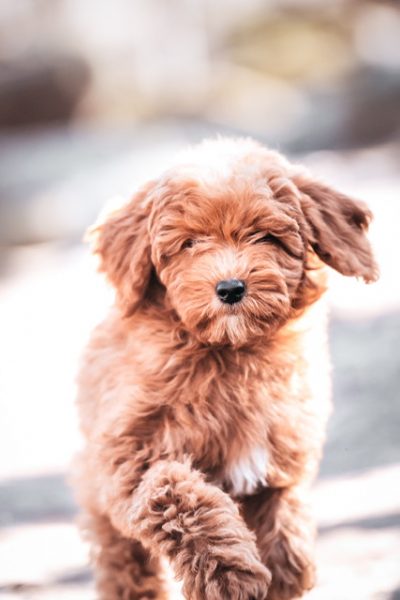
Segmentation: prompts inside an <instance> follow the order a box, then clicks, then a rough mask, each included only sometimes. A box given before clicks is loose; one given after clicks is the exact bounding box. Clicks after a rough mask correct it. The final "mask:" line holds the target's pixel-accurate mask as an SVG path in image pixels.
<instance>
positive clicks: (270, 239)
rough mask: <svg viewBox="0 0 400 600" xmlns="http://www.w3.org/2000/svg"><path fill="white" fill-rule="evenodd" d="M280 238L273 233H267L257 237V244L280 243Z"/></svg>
mask: <svg viewBox="0 0 400 600" xmlns="http://www.w3.org/2000/svg"><path fill="white" fill-rule="evenodd" d="M280 243H281V242H280V240H279V239H278V238H277V237H276V236H274V235H272V233H266V234H265V235H263V236H262V237H259V238H257V239H256V244H280Z"/></svg>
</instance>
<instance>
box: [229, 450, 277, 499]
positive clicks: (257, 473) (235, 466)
mask: <svg viewBox="0 0 400 600" xmlns="http://www.w3.org/2000/svg"><path fill="white" fill-rule="evenodd" d="M267 474H268V452H267V449H266V448H264V447H263V446H261V445H254V446H252V447H250V448H248V449H246V450H243V451H242V452H241V453H240V454H238V455H237V456H236V457H234V458H232V459H230V460H229V462H228V463H227V465H226V466H225V468H224V471H223V475H222V483H223V485H225V486H227V487H228V489H229V491H230V493H231V494H232V496H243V495H250V494H254V493H255V492H256V491H257V490H259V489H260V488H261V487H265V486H266V485H267Z"/></svg>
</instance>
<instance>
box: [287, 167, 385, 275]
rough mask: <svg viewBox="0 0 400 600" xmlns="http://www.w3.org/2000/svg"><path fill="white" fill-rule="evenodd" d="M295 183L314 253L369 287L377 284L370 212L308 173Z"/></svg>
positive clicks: (297, 175) (302, 174)
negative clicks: (372, 283) (369, 235)
mask: <svg viewBox="0 0 400 600" xmlns="http://www.w3.org/2000/svg"><path fill="white" fill-rule="evenodd" d="M291 179H292V181H293V182H294V183H295V185H296V186H297V188H298V190H299V191H300V203H301V208H302V211H303V214H304V216H305V219H306V221H307V224H308V229H309V231H308V237H309V243H310V246H311V247H312V248H313V250H314V252H315V253H316V254H317V255H318V256H319V258H320V259H321V260H323V261H324V262H325V263H326V264H328V265H329V266H331V267H333V268H334V269H335V270H336V271H339V273H342V274H343V275H349V276H356V277H362V278H363V279H364V281H365V282H366V283H370V282H372V281H376V279H377V278H378V267H377V265H376V263H375V260H374V257H373V254H372V250H371V246H370V243H369V241H368V239H367V237H366V232H367V230H368V226H369V223H370V221H371V219H372V213H371V212H370V211H369V210H368V208H367V207H366V206H365V205H364V204H363V203H361V202H358V201H356V200H353V199H352V198H349V197H348V196H345V195H344V194H341V193H340V192H337V191H336V190H334V189H332V188H330V187H328V186H326V185H324V184H323V183H321V182H319V181H317V180H315V179H313V178H312V177H311V176H310V175H309V174H308V173H296V174H294V175H293V176H292V178H291Z"/></svg>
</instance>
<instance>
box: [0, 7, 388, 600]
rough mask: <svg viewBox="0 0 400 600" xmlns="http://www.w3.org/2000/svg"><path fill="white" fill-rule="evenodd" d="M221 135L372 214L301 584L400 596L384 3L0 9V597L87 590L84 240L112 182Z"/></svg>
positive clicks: (341, 337)
mask: <svg viewBox="0 0 400 600" xmlns="http://www.w3.org/2000/svg"><path fill="white" fill-rule="evenodd" d="M216 133H223V134H235V135H251V136H254V137H255V138H257V139H258V140H260V141H261V142H263V143H265V144H267V145H270V146H272V147H276V148H278V149H280V150H281V151H283V152H284V153H286V154H288V155H289V156H290V157H291V158H292V159H294V160H297V161H299V162H303V163H305V164H307V165H308V166H309V167H310V168H312V169H313V171H314V172H315V173H316V174H317V175H319V176H321V177H323V178H325V179H326V180H327V181H328V182H329V183H330V184H332V185H336V186H337V187H339V188H340V189H341V190H342V191H344V192H347V193H349V194H352V195H355V196H356V197H360V198H362V199H364V200H365V201H367V202H368V203H369V205H370V206H371V208H372V210H373V212H374V213H375V222H374V224H373V226H372V228H371V239H372V241H373V244H374V247H375V250H376V255H377V259H378V262H379V263H380V266H381V271H382V276H381V279H380V281H379V283H377V284H375V285H373V286H365V285H363V284H361V283H357V282H353V281H350V280H347V279H345V278H341V277H340V276H338V275H336V274H333V275H332V278H331V279H332V281H331V284H332V285H331V288H332V289H331V293H330V304H331V321H330V329H331V332H330V339H331V352H332V361H333V376H334V402H335V412H334V415H333V417H332V419H331V422H330V428H329V435H328V441H327V445H326V453H325V459H324V462H323V464H322V468H321V472H320V477H319V479H318V481H317V482H316V485H315V487H314V490H313V504H314V510H315V513H316V515H317V517H318V524H319V540H318V549H317V557H318V562H319V582H318V586H317V588H316V589H315V590H314V591H313V592H311V593H310V594H309V595H308V598H309V599H310V600H311V599H313V600H384V599H385V600H399V598H400V568H399V565H400V535H399V534H400V403H399V388H400V385H399V384H400V353H399V350H398V347H399V341H400V281H399V275H398V273H399V266H398V265H399V259H400V252H399V234H398V227H399V221H400V169H399V166H400V163H399V159H400V2H397V1H394V0H393V1H392V2H389V1H385V0H380V1H376V2H373V1H362V0H280V1H278V0H219V1H218V2H215V1H213V0H168V2H167V1H166V0H118V1H116V2H109V1H107V0H18V1H17V2H16V1H15V0H2V2H1V3H0V307H1V312H0V332H1V335H0V410H1V413H0V597H1V598H5V599H9V600H11V599H17V598H24V599H28V598H29V599H32V600H37V599H39V598H40V599H47V598H48V599H56V598H57V599H58V598H60V599H62V598H65V599H68V600H77V599H82V600H89V599H94V598H95V592H94V588H93V584H92V577H91V573H90V569H89V566H88V560H87V548H86V546H85V544H84V543H83V542H82V541H81V540H80V538H79V535H78V532H77V529H76V527H75V524H74V518H75V515H76V507H75V504H74V501H73V498H72V494H71V492H70V490H69V487H68V484H67V474H68V469H69V463H70V461H71V458H72V456H73V454H74V452H75V451H76V449H77V448H78V447H79V443H80V439H79V433H78V426H77V418H76V414H75V408H74V395H75V388H74V385H75V384H74V376H75V372H76V369H77V364H78V361H79V354H80V352H81V349H82V347H83V345H84V343H85V340H86V339H87V336H88V334H89V331H90V329H91V328H92V327H93V325H94V324H95V323H96V322H97V321H98V320H100V319H101V317H102V315H103V314H104V312H105V310H106V307H107V305H108V303H109V302H110V291H109V290H107V289H106V287H105V285H104V283H103V282H102V281H101V279H100V278H99V277H97V276H96V275H95V273H94V268H93V264H92V262H91V259H90V258H89V255H88V250H87V248H86V246H84V245H83V244H82V241H81V240H82V237H83V233H84V231H85V229H86V228H87V226H88V225H89V224H91V223H92V222H93V221H94V219H95V218H96V215H97V213H98V211H99V210H100V208H101V207H102V205H103V204H104V203H105V202H106V201H107V200H108V199H109V198H110V197H113V196H125V195H127V194H129V193H130V192H131V191H132V190H134V189H135V187H137V185H139V184H140V183H141V182H142V181H144V180H145V179H147V178H148V177H150V176H152V175H156V174H157V173H159V172H160V171H161V170H162V169H163V168H164V167H165V166H166V165H167V164H168V162H169V160H170V158H171V156H172V155H173V154H174V153H175V152H176V151H178V150H180V149H181V148H182V146H185V145H186V144H188V143H192V142H196V141H198V140H200V139H201V138H203V137H205V136H209V135H215V134H216ZM173 593H174V598H179V592H178V591H177V590H176V589H175V591H174V592H173Z"/></svg>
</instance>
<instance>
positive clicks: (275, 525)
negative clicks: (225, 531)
mask: <svg viewBox="0 0 400 600" xmlns="http://www.w3.org/2000/svg"><path fill="white" fill-rule="evenodd" d="M243 514H244V517H245V521H246V523H247V524H248V526H249V528H250V529H252V530H253V531H254V532H255V533H256V535H257V546H258V549H259V552H260V555H261V559H262V562H263V563H264V564H265V565H266V566H267V567H268V568H269V569H270V570H271V572H272V581H271V586H270V589H269V592H268V596H267V598H268V600H292V599H294V598H300V597H301V596H302V595H303V593H304V592H305V591H307V590H309V589H311V588H312V587H313V585H314V574H315V568H314V557H313V545H314V535H315V527H314V523H313V521H312V519H311V518H310V516H309V514H308V509H307V506H306V505H305V504H304V502H303V500H302V498H301V494H300V492H299V490H298V489H297V488H295V487H294V488H276V489H270V488H267V489H265V490H263V491H262V492H261V493H259V494H257V495H256V496H249V497H248V498H246V499H245V500H244V502H243Z"/></svg>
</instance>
